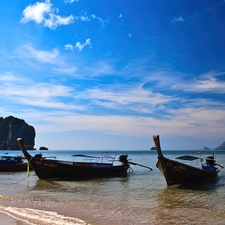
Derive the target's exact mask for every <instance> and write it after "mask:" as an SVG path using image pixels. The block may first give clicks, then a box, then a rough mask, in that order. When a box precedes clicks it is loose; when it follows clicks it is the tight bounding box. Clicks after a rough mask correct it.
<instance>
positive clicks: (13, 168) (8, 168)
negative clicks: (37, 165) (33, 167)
mask: <svg viewBox="0 0 225 225" xmlns="http://www.w3.org/2000/svg"><path fill="white" fill-rule="evenodd" d="M26 170H27V163H20V164H16V165H10V164H0V172H21V171H26Z"/></svg>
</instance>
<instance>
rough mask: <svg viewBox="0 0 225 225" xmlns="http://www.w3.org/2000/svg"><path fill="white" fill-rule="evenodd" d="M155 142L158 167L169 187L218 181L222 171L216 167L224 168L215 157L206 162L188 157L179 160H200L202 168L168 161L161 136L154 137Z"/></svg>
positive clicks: (210, 157) (208, 158) (209, 157)
mask: <svg viewBox="0 0 225 225" xmlns="http://www.w3.org/2000/svg"><path fill="white" fill-rule="evenodd" d="M153 140H154V142H155V146H156V149H157V152H158V161H157V163H156V167H158V169H159V170H160V171H161V173H162V174H163V176H164V177H165V180H166V183H167V185H168V186H169V185H174V184H184V183H199V182H210V181H215V180H216V179H217V174H218V172H219V171H220V170H219V169H218V168H217V167H216V166H220V167H221V168H223V165H220V164H217V163H216V161H215V158H214V155H212V156H208V157H207V158H206V160H205V161H204V160H203V159H201V158H200V157H194V156H187V155H185V156H180V157H178V158H177V159H182V160H190V161H192V160H197V159H200V161H201V162H202V164H201V168H199V167H195V166H192V165H188V164H186V163H182V162H180V161H177V160H172V159H168V158H166V157H164V156H163V154H162V151H161V146H160V139H159V135H154V136H153Z"/></svg>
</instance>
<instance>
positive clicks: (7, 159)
mask: <svg viewBox="0 0 225 225" xmlns="http://www.w3.org/2000/svg"><path fill="white" fill-rule="evenodd" d="M24 159H26V158H24V157H23V156H22V155H13V154H9V153H3V154H0V172H20V171H26V170H27V163H26V162H24Z"/></svg>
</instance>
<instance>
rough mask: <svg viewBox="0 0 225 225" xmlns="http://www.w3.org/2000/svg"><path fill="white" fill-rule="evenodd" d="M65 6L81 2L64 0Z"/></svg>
mask: <svg viewBox="0 0 225 225" xmlns="http://www.w3.org/2000/svg"><path fill="white" fill-rule="evenodd" d="M64 2H65V4H71V3H74V2H79V0H64Z"/></svg>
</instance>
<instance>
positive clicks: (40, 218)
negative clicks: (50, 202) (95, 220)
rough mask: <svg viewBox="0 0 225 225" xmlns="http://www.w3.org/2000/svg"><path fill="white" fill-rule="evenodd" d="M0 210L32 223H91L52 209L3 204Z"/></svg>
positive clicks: (32, 224) (35, 224)
mask: <svg viewBox="0 0 225 225" xmlns="http://www.w3.org/2000/svg"><path fill="white" fill-rule="evenodd" d="M0 211H1V212H3V213H5V214H7V215H9V216H11V217H13V218H15V219H17V220H20V221H24V222H26V223H27V224H30V225H37V224H38V225H41V224H45V225H50V224H51V225H90V224H87V223H86V222H85V221H83V220H80V219H78V218H74V217H67V216H63V215H59V214H58V213H57V212H52V211H44V210H37V209H30V208H17V207H5V208H4V207H2V206H0Z"/></svg>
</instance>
